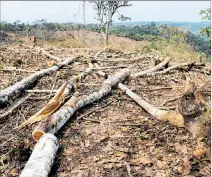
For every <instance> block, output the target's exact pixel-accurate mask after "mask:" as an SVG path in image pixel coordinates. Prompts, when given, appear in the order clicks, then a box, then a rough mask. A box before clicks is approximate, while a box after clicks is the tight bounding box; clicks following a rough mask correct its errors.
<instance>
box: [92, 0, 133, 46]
mask: <svg viewBox="0 0 212 177" xmlns="http://www.w3.org/2000/svg"><path fill="white" fill-rule="evenodd" d="M90 2H91V3H93V4H94V6H93V9H94V10H95V11H96V16H97V17H95V19H97V20H98V21H99V22H100V25H101V33H103V34H104V38H105V45H106V46H107V45H108V34H109V27H110V25H111V23H112V18H113V16H114V14H115V13H118V9H119V8H121V7H127V6H131V5H132V4H128V1H90ZM128 19H129V20H130V18H128V17H125V16H123V15H121V14H119V20H121V21H126V20H128Z"/></svg>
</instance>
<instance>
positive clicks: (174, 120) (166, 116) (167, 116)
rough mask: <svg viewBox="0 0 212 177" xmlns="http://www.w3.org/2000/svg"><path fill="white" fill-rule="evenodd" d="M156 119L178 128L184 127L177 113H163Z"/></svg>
mask: <svg viewBox="0 0 212 177" xmlns="http://www.w3.org/2000/svg"><path fill="white" fill-rule="evenodd" d="M157 118H158V119H159V120H164V121H169V122H170V123H171V124H173V125H176V126H178V127H185V121H184V118H183V116H182V115H181V114H180V113H179V112H178V111H165V112H164V113H163V114H162V115H160V116H159V117H157Z"/></svg>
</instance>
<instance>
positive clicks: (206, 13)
mask: <svg viewBox="0 0 212 177" xmlns="http://www.w3.org/2000/svg"><path fill="white" fill-rule="evenodd" d="M200 15H202V20H209V21H210V20H211V9H210V8H207V9H205V10H201V11H200ZM200 33H201V34H202V35H203V36H207V37H209V39H210V40H211V27H210V26H208V27H205V28H202V29H201V30H200Z"/></svg>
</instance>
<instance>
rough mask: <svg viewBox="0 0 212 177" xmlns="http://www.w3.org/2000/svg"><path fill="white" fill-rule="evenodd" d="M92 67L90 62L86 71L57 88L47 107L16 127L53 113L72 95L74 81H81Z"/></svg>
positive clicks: (42, 118) (21, 126)
mask: <svg viewBox="0 0 212 177" xmlns="http://www.w3.org/2000/svg"><path fill="white" fill-rule="evenodd" d="M92 68H93V65H92V63H89V68H88V69H87V70H86V71H85V72H83V73H80V74H79V75H77V76H74V77H73V78H72V79H71V80H70V81H68V82H66V83H64V84H63V85H62V86H61V87H60V88H59V89H58V90H57V92H56V94H55V96H54V97H53V98H52V99H51V100H50V101H49V102H48V103H47V105H46V106H45V107H43V108H42V109H41V110H40V111H38V112H37V113H36V114H34V115H33V116H31V117H30V118H29V119H27V120H26V121H25V122H23V123H22V124H21V125H20V126H18V127H16V128H15V129H18V128H23V127H25V126H26V125H28V124H33V123H35V122H38V121H40V120H44V119H45V118H46V117H48V116H50V115H51V114H53V113H54V112H55V111H56V110H57V109H58V108H59V107H60V106H61V104H62V103H63V102H64V100H65V99H66V98H69V97H70V93H71V90H72V87H73V85H74V83H75V82H77V81H81V79H82V78H84V77H85V76H86V75H88V74H89V73H90V72H91V71H92Z"/></svg>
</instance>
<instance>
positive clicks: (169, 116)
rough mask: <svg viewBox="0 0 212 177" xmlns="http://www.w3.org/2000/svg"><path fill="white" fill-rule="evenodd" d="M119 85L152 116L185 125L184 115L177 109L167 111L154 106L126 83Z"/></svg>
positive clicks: (181, 125)
mask: <svg viewBox="0 0 212 177" xmlns="http://www.w3.org/2000/svg"><path fill="white" fill-rule="evenodd" d="M118 87H119V88H120V89H121V90H122V91H124V92H125V93H126V94H127V95H128V96H129V97H130V98H132V99H133V100H134V101H135V102H136V103H138V104H139V105H140V106H141V107H142V108H143V109H145V110H146V111H147V112H148V113H150V114H151V115H152V116H154V117H156V118H157V119H158V120H163V121H169V122H170V123H172V124H173V125H176V126H178V127H184V118H183V116H182V115H181V114H180V113H179V112H178V111H177V110H176V111H165V110H161V109H158V108H156V107H154V106H153V105H151V104H149V103H147V102H146V101H145V100H143V99H142V98H141V97H139V96H138V95H137V94H135V93H134V92H132V91H131V90H130V89H129V88H127V87H126V86H125V85H123V84H121V83H119V84H118Z"/></svg>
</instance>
